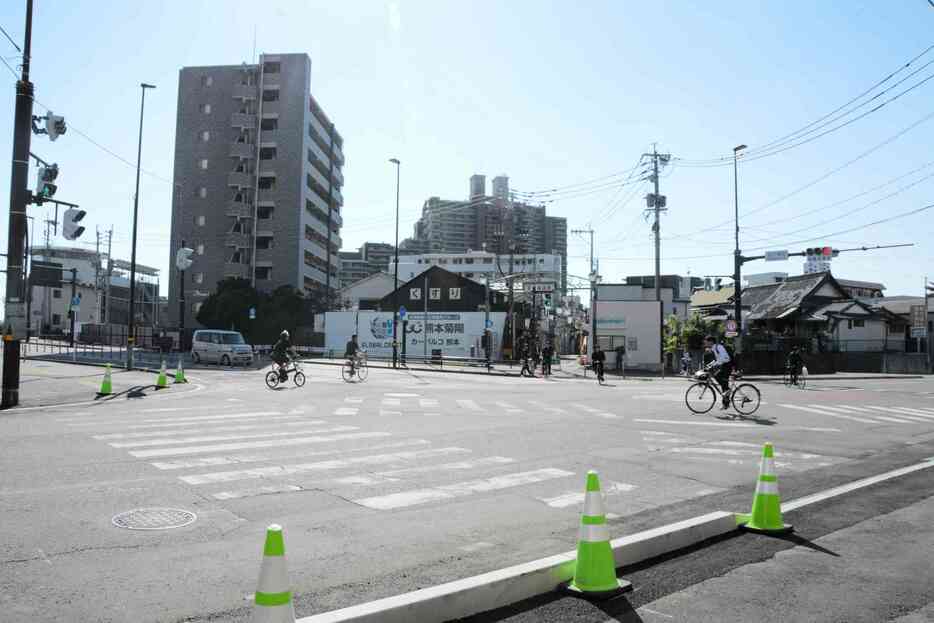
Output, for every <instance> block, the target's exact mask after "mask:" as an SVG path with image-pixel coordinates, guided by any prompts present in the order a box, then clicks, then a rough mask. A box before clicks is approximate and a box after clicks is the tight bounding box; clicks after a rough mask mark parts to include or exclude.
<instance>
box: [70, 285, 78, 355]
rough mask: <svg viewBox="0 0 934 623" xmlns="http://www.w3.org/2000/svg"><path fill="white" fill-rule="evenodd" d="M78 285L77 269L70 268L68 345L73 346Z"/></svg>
mask: <svg viewBox="0 0 934 623" xmlns="http://www.w3.org/2000/svg"><path fill="white" fill-rule="evenodd" d="M77 286H78V269H77V268H72V269H71V300H70V301H69V305H68V315H69V316H70V317H71V335H70V337H69V338H68V345H69V346H71V347H74V345H75V319H76V316H77V315H78V312H76V311H75V296H76V295H77V292H75V290H76V289H77Z"/></svg>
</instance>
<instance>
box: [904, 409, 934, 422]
mask: <svg viewBox="0 0 934 623" xmlns="http://www.w3.org/2000/svg"><path fill="white" fill-rule="evenodd" d="M897 409H898V412H899V413H906V414H911V415H913V416H915V417H920V418H923V419H932V420H934V413H928V412H927V411H922V410H921V409H913V408H911V407H897Z"/></svg>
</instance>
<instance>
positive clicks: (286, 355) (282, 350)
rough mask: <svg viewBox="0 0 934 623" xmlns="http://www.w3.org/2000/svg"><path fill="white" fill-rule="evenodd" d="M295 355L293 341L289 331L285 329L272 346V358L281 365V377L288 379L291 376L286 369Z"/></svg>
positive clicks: (283, 379)
mask: <svg viewBox="0 0 934 623" xmlns="http://www.w3.org/2000/svg"><path fill="white" fill-rule="evenodd" d="M294 356H295V350H294V349H293V348H292V341H291V340H290V339H289V332H288V331H283V332H282V333H280V334H279V341H278V342H276V343H275V345H274V346H273V347H272V360H273V362H274V363H275V364H276V365H277V366H278V367H279V379H280V380H282V381H287V380H288V378H289V375H288V373H287V372H286V369H287V368H288V365H289V362H290V361H291V360H292V358H293V357H294Z"/></svg>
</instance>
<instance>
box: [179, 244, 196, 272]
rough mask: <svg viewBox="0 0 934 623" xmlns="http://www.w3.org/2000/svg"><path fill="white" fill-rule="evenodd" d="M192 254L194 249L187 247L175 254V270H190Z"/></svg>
mask: <svg viewBox="0 0 934 623" xmlns="http://www.w3.org/2000/svg"><path fill="white" fill-rule="evenodd" d="M194 252H195V250H194V249H189V248H188V247H182V248H181V249H179V250H178V252H177V253H176V254H175V268H177V269H179V270H188V269H189V268H191V265H192V263H193V261H192V259H191V256H192V254H193V253H194Z"/></svg>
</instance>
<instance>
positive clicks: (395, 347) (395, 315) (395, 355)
mask: <svg viewBox="0 0 934 623" xmlns="http://www.w3.org/2000/svg"><path fill="white" fill-rule="evenodd" d="M389 162H391V163H393V164H394V165H396V245H395V260H396V267H395V271H394V272H395V275H394V276H393V286H392V291H393V295H392V299H393V300H392V367H393V368H395V367H397V366H398V363H399V342H398V341H397V339H396V337H397V334H396V324H398V322H397V321H398V319H399V170H400V168H401V167H400V166H399V165H400V164H401V163H400V162H399V159H398V158H390V159H389ZM426 296H427V293H426Z"/></svg>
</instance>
